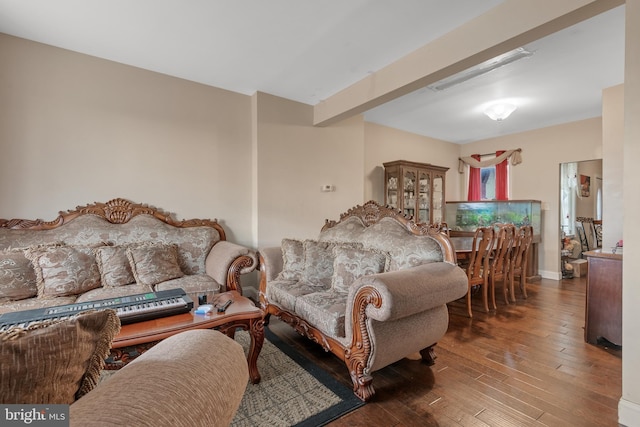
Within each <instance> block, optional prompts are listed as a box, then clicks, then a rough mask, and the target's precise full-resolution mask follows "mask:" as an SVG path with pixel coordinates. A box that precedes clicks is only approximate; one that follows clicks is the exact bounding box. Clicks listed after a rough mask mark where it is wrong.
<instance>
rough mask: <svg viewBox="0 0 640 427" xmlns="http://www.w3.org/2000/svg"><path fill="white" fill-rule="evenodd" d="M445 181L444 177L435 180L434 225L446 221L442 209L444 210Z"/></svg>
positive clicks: (437, 177) (436, 177)
mask: <svg viewBox="0 0 640 427" xmlns="http://www.w3.org/2000/svg"><path fill="white" fill-rule="evenodd" d="M443 187H444V179H443V178H442V176H435V177H434V178H433V223H434V224H437V223H441V222H442V221H444V219H443V215H442V209H443V208H444V188H443Z"/></svg>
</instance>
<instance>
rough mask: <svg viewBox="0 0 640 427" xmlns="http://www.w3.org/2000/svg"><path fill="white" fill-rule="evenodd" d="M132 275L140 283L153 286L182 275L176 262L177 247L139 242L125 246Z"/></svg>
mask: <svg viewBox="0 0 640 427" xmlns="http://www.w3.org/2000/svg"><path fill="white" fill-rule="evenodd" d="M127 258H129V263H130V264H131V270H132V271H133V276H134V277H135V278H136V282H137V283H138V284H140V285H147V286H153V285H156V284H158V283H160V282H164V281H165V280H171V279H177V278H178V277H182V276H184V273H183V272H182V270H181V269H180V264H179V263H178V247H177V246H176V245H165V244H141V245H136V246H131V247H128V248H127Z"/></svg>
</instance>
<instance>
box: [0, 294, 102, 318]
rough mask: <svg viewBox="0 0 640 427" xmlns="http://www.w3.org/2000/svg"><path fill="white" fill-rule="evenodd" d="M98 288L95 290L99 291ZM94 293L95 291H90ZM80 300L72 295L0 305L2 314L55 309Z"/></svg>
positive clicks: (29, 299)
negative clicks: (57, 306)
mask: <svg viewBox="0 0 640 427" xmlns="http://www.w3.org/2000/svg"><path fill="white" fill-rule="evenodd" d="M99 289H102V288H98V289H95V290H99ZM89 292H93V291H89ZM77 298H78V296H77V295H70V296H68V297H55V298H27V299H21V300H18V301H3V302H2V304H0V313H11V312H14V311H24V310H34V309H36V308H46V307H53V306H56V305H65V304H73V303H74V302H76V299H77Z"/></svg>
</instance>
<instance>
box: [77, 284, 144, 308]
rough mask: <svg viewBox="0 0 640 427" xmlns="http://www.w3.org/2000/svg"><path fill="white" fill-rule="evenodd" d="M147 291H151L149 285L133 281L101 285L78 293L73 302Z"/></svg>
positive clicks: (124, 295)
mask: <svg viewBox="0 0 640 427" xmlns="http://www.w3.org/2000/svg"><path fill="white" fill-rule="evenodd" d="M148 292H153V289H152V288H151V286H146V285H139V284H137V283H134V284H133V285H129V286H115V287H114V286H110V287H106V288H105V287H101V288H97V289H92V290H90V291H87V292H85V293H83V294H82V295H79V296H78V298H77V299H76V301H75V302H77V303H80V302H87V301H96V300H100V299H111V298H119V297H126V296H129V295H136V294H146V293H148Z"/></svg>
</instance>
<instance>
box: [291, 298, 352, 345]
mask: <svg viewBox="0 0 640 427" xmlns="http://www.w3.org/2000/svg"><path fill="white" fill-rule="evenodd" d="M346 310H347V294H346V293H345V292H340V291H335V290H329V291H323V292H315V293H312V294H307V295H303V296H301V297H299V298H297V299H296V306H295V313H296V314H297V315H298V316H300V317H302V318H303V319H305V320H306V321H307V322H309V323H310V324H311V325H313V326H315V327H316V328H318V329H319V330H320V331H322V332H323V333H325V334H327V335H329V336H332V337H344V336H345V333H344V319H345V313H346Z"/></svg>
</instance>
